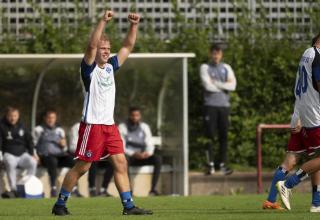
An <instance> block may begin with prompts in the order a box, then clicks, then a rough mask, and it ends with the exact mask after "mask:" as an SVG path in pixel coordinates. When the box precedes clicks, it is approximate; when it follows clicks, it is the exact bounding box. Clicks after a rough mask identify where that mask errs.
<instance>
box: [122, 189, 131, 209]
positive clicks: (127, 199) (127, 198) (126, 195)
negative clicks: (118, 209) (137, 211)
mask: <svg viewBox="0 0 320 220" xmlns="http://www.w3.org/2000/svg"><path fill="white" fill-rule="evenodd" d="M120 198H121V202H122V205H123V208H125V209H131V208H133V207H134V204H133V199H132V196H131V192H122V193H120Z"/></svg>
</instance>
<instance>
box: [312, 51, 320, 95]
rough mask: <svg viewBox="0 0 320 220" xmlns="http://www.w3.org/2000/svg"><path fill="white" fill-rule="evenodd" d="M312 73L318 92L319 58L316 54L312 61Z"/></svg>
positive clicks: (319, 81) (319, 76)
mask: <svg viewBox="0 0 320 220" xmlns="http://www.w3.org/2000/svg"><path fill="white" fill-rule="evenodd" d="M316 53H317V51H316ZM312 75H313V76H314V78H315V80H316V83H317V89H318V92H320V59H319V58H318V56H316V59H315V60H314V61H313V63H312Z"/></svg>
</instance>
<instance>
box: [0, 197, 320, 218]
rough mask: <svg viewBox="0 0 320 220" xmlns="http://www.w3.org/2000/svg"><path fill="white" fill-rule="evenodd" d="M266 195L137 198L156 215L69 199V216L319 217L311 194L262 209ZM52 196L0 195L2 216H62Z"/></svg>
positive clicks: (102, 201)
mask: <svg viewBox="0 0 320 220" xmlns="http://www.w3.org/2000/svg"><path fill="white" fill-rule="evenodd" d="M265 197H266V196H265V195H262V196H261V195H237V196H207V197H205V196H201V197H196V196H192V197H157V198H156V197H151V198H135V202H136V204H138V205H139V206H141V207H144V208H150V209H152V210H154V215H153V216H122V215H121V211H122V210H121V205H120V201H119V199H117V198H94V199H92V198H90V199H76V198H72V199H70V201H69V203H68V207H69V210H70V211H71V212H72V216H68V217H67V219H85V220H89V219H110V220H116V219H132V220H133V219H165V220H168V219H175V220H176V219H196V220H202V219H210V220H218V219H224V220H228V219H234V220H248V219H252V220H253V219H254V220H258V219H259V220H261V219H262V220H264V219H265V220H272V219H276V220H278V219H279V220H281V219H289V220H294V219H299V220H303V219H319V215H320V214H316V213H309V208H310V205H309V204H310V197H311V196H310V195H309V194H294V196H293V198H292V202H291V206H292V209H293V210H292V211H290V212H289V211H280V212H279V211H270V210H268V211H265V210H262V209H261V204H262V201H263V200H264V198H265ZM53 203H54V200H52V199H42V200H22V199H12V200H4V199H0V219H1V220H2V219H61V217H54V216H52V215H51V214H50V210H51V206H52V204H53Z"/></svg>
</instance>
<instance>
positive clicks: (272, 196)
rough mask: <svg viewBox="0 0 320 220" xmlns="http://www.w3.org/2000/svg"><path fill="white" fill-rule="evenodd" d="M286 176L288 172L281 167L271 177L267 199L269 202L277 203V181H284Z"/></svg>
mask: <svg viewBox="0 0 320 220" xmlns="http://www.w3.org/2000/svg"><path fill="white" fill-rule="evenodd" d="M287 174H288V171H287V170H285V169H284V168H282V167H278V168H277V169H276V172H275V173H274V175H273V179H272V183H271V186H270V191H269V195H268V199H267V200H268V201H269V202H272V203H274V202H276V201H277V193H278V191H277V188H276V184H277V182H278V181H282V180H285V178H286V175H287Z"/></svg>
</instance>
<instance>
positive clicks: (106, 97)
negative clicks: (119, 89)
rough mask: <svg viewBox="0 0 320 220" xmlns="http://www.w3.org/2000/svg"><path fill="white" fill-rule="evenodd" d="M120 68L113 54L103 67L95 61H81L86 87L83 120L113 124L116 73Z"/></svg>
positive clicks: (82, 76) (81, 71)
mask: <svg viewBox="0 0 320 220" xmlns="http://www.w3.org/2000/svg"><path fill="white" fill-rule="evenodd" d="M118 69H119V64H118V58H117V56H113V57H111V58H110V59H109V61H108V63H107V64H106V65H105V67H104V68H103V69H102V68H100V67H99V66H98V65H97V64H96V63H95V62H94V63H93V64H92V65H91V66H90V65H88V64H86V62H85V61H84V59H83V60H82V62H81V68H80V73H81V78H82V81H83V84H84V87H85V91H86V93H85V98H84V105H83V111H82V121H83V122H84V123H87V124H104V125H113V124H114V119H113V112H114V106H115V94H116V87H115V81H114V73H115V71H117V70H118Z"/></svg>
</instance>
